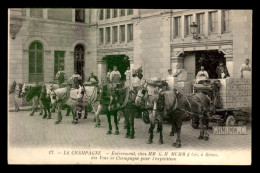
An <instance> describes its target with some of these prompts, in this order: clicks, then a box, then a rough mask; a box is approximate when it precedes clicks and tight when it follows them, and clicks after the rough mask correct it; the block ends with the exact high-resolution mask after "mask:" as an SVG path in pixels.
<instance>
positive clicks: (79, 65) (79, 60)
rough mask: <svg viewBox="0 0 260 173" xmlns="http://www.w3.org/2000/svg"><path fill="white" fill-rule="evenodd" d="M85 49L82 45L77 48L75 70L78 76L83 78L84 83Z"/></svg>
mask: <svg viewBox="0 0 260 173" xmlns="http://www.w3.org/2000/svg"><path fill="white" fill-rule="evenodd" d="M84 54H85V49H84V46H83V45H82V44H78V45H77V46H76V47H75V55H74V70H77V72H78V74H79V75H80V76H81V77H82V81H83V82H84V78H85V75H84V67H85V57H84Z"/></svg>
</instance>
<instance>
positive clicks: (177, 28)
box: [174, 17, 181, 37]
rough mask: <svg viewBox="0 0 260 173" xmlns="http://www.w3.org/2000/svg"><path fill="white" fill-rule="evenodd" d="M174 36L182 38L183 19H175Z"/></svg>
mask: <svg viewBox="0 0 260 173" xmlns="http://www.w3.org/2000/svg"><path fill="white" fill-rule="evenodd" d="M174 30H175V32H174V36H175V37H179V36H181V17H175V18H174Z"/></svg>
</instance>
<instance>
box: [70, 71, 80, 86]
mask: <svg viewBox="0 0 260 173" xmlns="http://www.w3.org/2000/svg"><path fill="white" fill-rule="evenodd" d="M72 80H73V88H76V89H79V80H82V78H81V76H80V75H79V74H78V71H77V70H74V74H73V75H72V76H71V78H70V79H69V81H68V83H69V82H70V81H72Z"/></svg>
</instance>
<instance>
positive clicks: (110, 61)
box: [103, 55, 130, 81]
mask: <svg viewBox="0 0 260 173" xmlns="http://www.w3.org/2000/svg"><path fill="white" fill-rule="evenodd" d="M103 60H105V61H106V62H107V71H109V70H110V69H111V71H112V70H113V66H117V70H118V71H119V72H120V74H121V81H124V80H126V76H125V71H126V70H127V68H128V67H129V68H130V61H129V57H128V56H126V55H106V56H105V57H104V58H103Z"/></svg>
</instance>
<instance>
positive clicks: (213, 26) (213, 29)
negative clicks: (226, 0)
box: [209, 12, 218, 33]
mask: <svg viewBox="0 0 260 173" xmlns="http://www.w3.org/2000/svg"><path fill="white" fill-rule="evenodd" d="M209 31H210V33H217V31H218V15H217V12H211V13H209Z"/></svg>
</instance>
